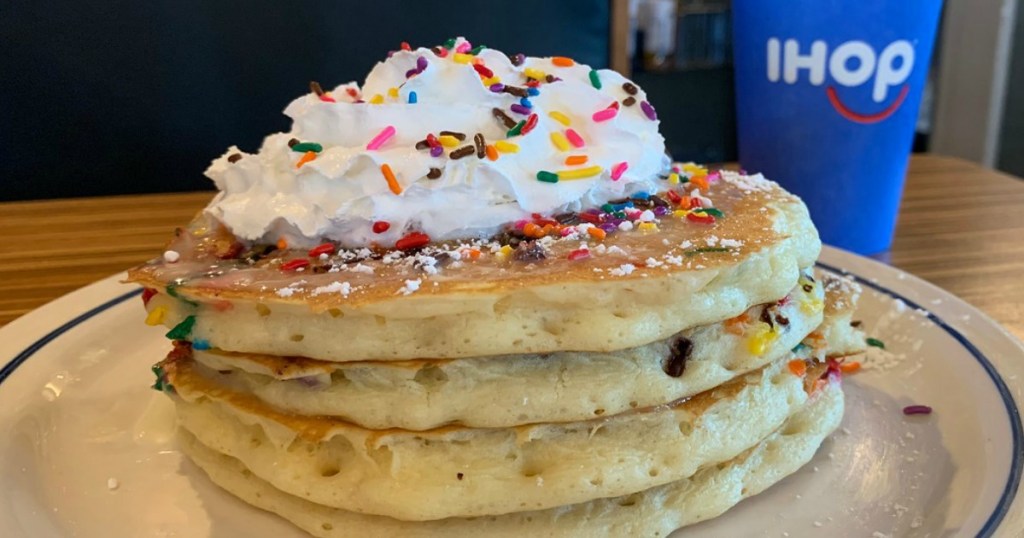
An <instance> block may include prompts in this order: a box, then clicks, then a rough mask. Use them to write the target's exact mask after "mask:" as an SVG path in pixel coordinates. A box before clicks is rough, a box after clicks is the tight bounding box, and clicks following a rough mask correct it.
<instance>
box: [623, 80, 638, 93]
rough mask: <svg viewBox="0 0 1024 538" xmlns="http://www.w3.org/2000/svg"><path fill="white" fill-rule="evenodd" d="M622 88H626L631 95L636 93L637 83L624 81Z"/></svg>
mask: <svg viewBox="0 0 1024 538" xmlns="http://www.w3.org/2000/svg"><path fill="white" fill-rule="evenodd" d="M622 89H623V90H626V93H628V94H630V95H636V85H635V84H633V83H632V82H623V83H622Z"/></svg>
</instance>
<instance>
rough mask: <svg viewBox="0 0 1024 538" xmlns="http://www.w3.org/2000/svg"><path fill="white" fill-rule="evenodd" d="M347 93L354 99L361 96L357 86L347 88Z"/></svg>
mask: <svg viewBox="0 0 1024 538" xmlns="http://www.w3.org/2000/svg"><path fill="white" fill-rule="evenodd" d="M345 93H347V94H348V96H349V97H351V98H353V99H355V98H356V97H359V92H357V91H356V89H355V88H345Z"/></svg>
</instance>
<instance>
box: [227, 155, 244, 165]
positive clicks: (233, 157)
mask: <svg viewBox="0 0 1024 538" xmlns="http://www.w3.org/2000/svg"><path fill="white" fill-rule="evenodd" d="M240 160H242V154H241V153H232V154H231V155H230V156H228V162H229V163H237V162H238V161H240Z"/></svg>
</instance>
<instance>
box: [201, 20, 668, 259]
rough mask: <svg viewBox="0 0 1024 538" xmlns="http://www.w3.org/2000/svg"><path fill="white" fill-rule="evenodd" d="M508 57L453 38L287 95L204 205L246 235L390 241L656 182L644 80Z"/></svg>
mask: <svg viewBox="0 0 1024 538" xmlns="http://www.w3.org/2000/svg"><path fill="white" fill-rule="evenodd" d="M449 44H451V43H449ZM459 51H462V52H459ZM473 52H476V54H473ZM439 53H440V54H439ZM515 60H516V61H513V59H510V57H508V56H506V55H505V54H503V53H501V52H499V51H496V50H493V49H486V48H485V49H482V50H470V45H469V43H468V42H466V41H465V40H464V39H461V38H460V39H458V40H456V42H455V44H454V46H452V47H451V49H450V50H449V49H444V48H440V47H434V48H433V49H427V48H420V49H415V50H402V51H397V52H395V53H393V54H392V55H391V56H390V57H389V58H388V59H387V60H385V61H383V62H380V63H378V64H377V65H376V66H375V67H374V68H373V70H372V71H371V72H370V74H369V75H368V76H367V78H366V82H365V83H364V84H363V85H362V87H359V86H358V85H356V84H355V83H348V84H343V85H341V86H338V87H337V88H335V89H334V90H333V91H330V92H322V91H321V92H315V91H314V92H310V93H309V94H307V95H304V96H302V97H299V98H298V99H296V100H294V101H292V102H291V104H289V105H288V107H287V108H286V109H285V111H284V112H285V114H286V115H287V116H289V117H290V118H291V119H292V120H293V124H292V129H291V131H290V132H288V133H278V134H273V135H270V136H268V137H267V138H266V139H265V141H264V142H263V145H262V147H261V148H260V149H259V152H258V153H255V154H248V153H245V152H243V151H241V150H239V149H238V148H236V147H232V148H230V149H229V150H228V151H227V152H226V153H225V154H224V155H223V156H221V157H220V158H218V159H217V160H215V161H214V162H213V164H212V165H211V166H210V167H209V169H207V171H206V175H207V176H209V177H210V178H211V179H212V180H213V181H214V183H215V184H216V186H217V188H218V189H219V190H220V193H219V194H218V195H217V196H216V197H215V198H214V199H213V201H212V202H211V203H210V205H209V206H208V207H207V208H206V211H207V213H209V214H210V215H212V216H213V217H215V218H216V219H218V220H219V221H221V222H222V223H223V224H224V225H225V226H227V227H228V228H229V229H230V230H231V232H232V233H234V234H235V235H236V236H238V237H239V238H241V239H245V240H250V241H269V242H276V241H277V240H278V239H280V238H284V239H285V240H287V241H288V242H289V244H293V245H297V246H298V245H310V244H315V243H317V242H320V241H323V240H331V241H336V242H339V243H340V244H342V245H344V246H347V247H359V246H370V245H374V244H376V245H381V246H392V245H394V244H395V242H396V241H397V240H398V239H400V238H401V237H403V236H404V235H406V234H408V233H409V232H411V231H417V232H422V233H425V234H427V235H429V236H430V238H431V239H432V240H449V239H463V238H465V239H468V238H479V237H487V236H490V235H493V234H495V233H496V232H498V231H499V230H500V229H501V227H502V226H503V225H505V224H508V223H511V222H515V221H517V220H519V219H528V218H530V216H531V215H532V214H534V213H540V214H543V215H553V214H557V213H560V212H564V211H579V210H583V209H588V208H591V207H598V206H600V205H601V204H603V203H606V202H607V201H609V200H613V199H617V198H622V197H624V196H628V195H631V194H634V193H637V192H641V191H644V192H655V191H657V190H659V185H664V180H663V179H661V178H659V174H662V173H664V172H665V170H667V168H668V167H669V164H670V163H669V159H668V157H666V155H665V141H664V139H663V138H662V136H661V135H660V134H659V132H658V123H659V122H658V121H657V119H656V113H655V112H654V109H653V108H652V107H651V106H650V104H649V103H647V96H646V94H645V93H644V91H643V90H642V89H640V88H638V87H637V86H635V85H634V84H632V83H631V82H629V81H628V80H626V79H625V78H624V77H623V76H622V75H620V74H618V73H616V72H614V71H610V70H606V69H602V70H596V71H595V70H592V69H591V68H590V67H588V66H586V65H582V64H578V63H575V62H572V61H571V60H569V59H567V58H534V57H525V58H524V57H522V56H520V57H518V58H515ZM514 64H518V65H514ZM533 81H536V82H533ZM528 84H529V85H533V86H535V87H533V88H531V87H529V86H528ZM506 86H510V87H511V88H510V89H508V90H506V89H505V87H506ZM510 92H511V93H510ZM524 92H528V93H527V95H526V97H525V99H524V98H523V97H521V95H522V94H523V93H524ZM495 109H497V110H500V111H501V114H496V113H495ZM501 115H504V116H507V117H508V118H511V121H509V120H508V119H505V118H501V117H500V116H501ZM519 122H526V123H525V124H522V125H519ZM516 125H518V129H517V128H516ZM510 126H511V127H510ZM442 132H453V133H457V134H456V135H448V136H447V137H442V134H443V133H442ZM382 133H384V134H383V135H382ZM392 133H393V134H392ZM478 134H479V135H480V137H482V141H483V148H484V151H483V152H480V153H478V149H477V144H476V143H475V142H474V139H475V138H476V139H477V140H479V137H477V135H478ZM428 135H432V136H431V138H432V139H437V140H439V142H433V141H431V142H430V143H427V142H424V141H425V140H427V137H428ZM463 136H464V139H462V140H459V139H458V138H461V137H463ZM382 139H383V142H382V143H379V144H378V143H374V142H375V140H376V142H381V140H382ZM296 142H298V143H296ZM441 142H443V143H444V144H445V145H441V147H440V149H436V148H434V147H433V146H437V145H440V144H441ZM417 145H418V146H417ZM466 148H471V150H470V149H466ZM480 154H482V156H479V155H480ZM567 159H568V160H567ZM573 171H576V172H573ZM388 172H390V175H389V174H388ZM574 175H581V176H583V177H575V178H574V177H573V176H574ZM556 177H558V180H557V181H554V178H556ZM538 178H542V179H538Z"/></svg>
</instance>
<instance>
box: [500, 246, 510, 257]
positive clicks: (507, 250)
mask: <svg viewBox="0 0 1024 538" xmlns="http://www.w3.org/2000/svg"><path fill="white" fill-rule="evenodd" d="M510 254H512V247H510V246H508V245H505V246H503V247H501V248H500V249H498V256H501V257H506V256H509V255H510Z"/></svg>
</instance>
